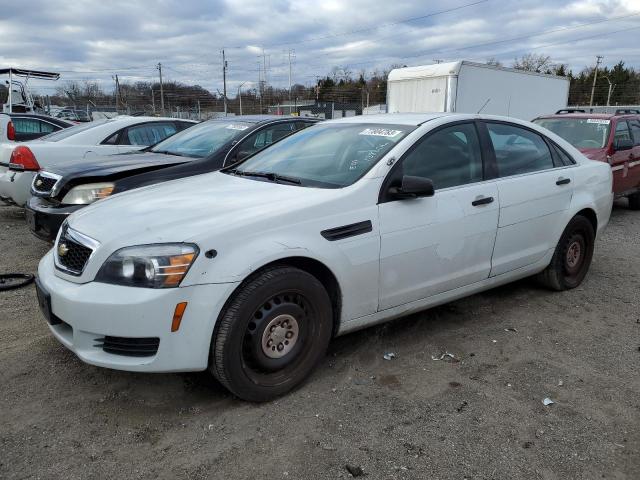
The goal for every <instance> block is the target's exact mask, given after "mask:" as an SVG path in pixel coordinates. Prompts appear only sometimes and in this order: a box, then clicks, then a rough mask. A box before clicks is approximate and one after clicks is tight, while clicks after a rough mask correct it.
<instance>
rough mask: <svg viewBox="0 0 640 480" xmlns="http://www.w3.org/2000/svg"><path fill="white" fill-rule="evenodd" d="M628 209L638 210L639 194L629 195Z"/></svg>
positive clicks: (639, 207)
mask: <svg viewBox="0 0 640 480" xmlns="http://www.w3.org/2000/svg"><path fill="white" fill-rule="evenodd" d="M628 198H629V209H630V210H640V192H638V193H634V194H633V195H629V197H628Z"/></svg>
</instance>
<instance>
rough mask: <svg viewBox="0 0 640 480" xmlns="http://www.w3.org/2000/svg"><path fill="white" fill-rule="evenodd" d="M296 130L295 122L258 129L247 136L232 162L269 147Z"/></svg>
mask: <svg viewBox="0 0 640 480" xmlns="http://www.w3.org/2000/svg"><path fill="white" fill-rule="evenodd" d="M293 131H294V124H293V122H288V123H278V124H276V125H271V126H269V127H266V128H263V129H262V130H258V131H257V132H254V133H252V134H251V135H249V136H248V137H247V138H245V139H244V140H243V141H242V142H241V143H240V145H238V148H237V150H236V154H235V155H234V158H233V160H232V162H231V163H233V162H237V161H239V160H242V159H244V158H246V157H248V156H249V155H253V154H254V153H255V152H257V151H258V150H262V149H263V148H264V147H268V146H269V145H271V144H272V143H273V142H276V141H278V140H280V139H281V138H283V137H286V136H287V135H289V134H290V133H292V132H293Z"/></svg>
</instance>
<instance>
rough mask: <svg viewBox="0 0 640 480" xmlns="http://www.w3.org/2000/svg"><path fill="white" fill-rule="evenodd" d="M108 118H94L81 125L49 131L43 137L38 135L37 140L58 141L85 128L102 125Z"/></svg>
mask: <svg viewBox="0 0 640 480" xmlns="http://www.w3.org/2000/svg"><path fill="white" fill-rule="evenodd" d="M108 121H109V120H108V119H105V120H96V121H95V122H89V123H83V124H82V125H75V126H73V127H69V128H65V129H63V130H58V131H57V132H54V133H50V134H49V135H45V136H44V137H40V138H39V139H38V140H42V141H45V142H59V141H60V140H64V139H65V138H69V137H71V136H73V135H75V134H76V133H80V132H84V131H85V130H89V129H91V128H93V127H97V126H98V125H104V124H105V123H107V122H108Z"/></svg>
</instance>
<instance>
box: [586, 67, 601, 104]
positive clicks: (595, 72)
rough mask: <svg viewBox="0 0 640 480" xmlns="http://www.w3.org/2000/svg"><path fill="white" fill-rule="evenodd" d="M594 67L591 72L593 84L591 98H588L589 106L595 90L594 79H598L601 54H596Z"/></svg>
mask: <svg viewBox="0 0 640 480" xmlns="http://www.w3.org/2000/svg"><path fill="white" fill-rule="evenodd" d="M596 59H597V61H596V68H595V70H594V72H593V85H592V86H591V100H589V106H590V107H591V106H593V94H594V93H595V91H596V80H597V79H598V67H599V66H600V62H601V61H602V55H596Z"/></svg>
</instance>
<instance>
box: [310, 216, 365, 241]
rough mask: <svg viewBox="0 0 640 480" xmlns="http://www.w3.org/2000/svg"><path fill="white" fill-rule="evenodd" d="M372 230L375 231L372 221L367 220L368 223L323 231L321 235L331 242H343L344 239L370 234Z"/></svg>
mask: <svg viewBox="0 0 640 480" xmlns="http://www.w3.org/2000/svg"><path fill="white" fill-rule="evenodd" d="M371 230H373V227H372V225H371V220H367V221H366V222H358V223H352V224H350V225H343V226H342V227H336V228H330V229H328V230H323V231H322V232H320V235H322V236H323V237H324V238H326V239H327V240H329V241H330V242H335V241H336V240H342V239H343V238H349V237H355V236H356V235H362V234H363V233H368V232H370V231H371Z"/></svg>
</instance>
